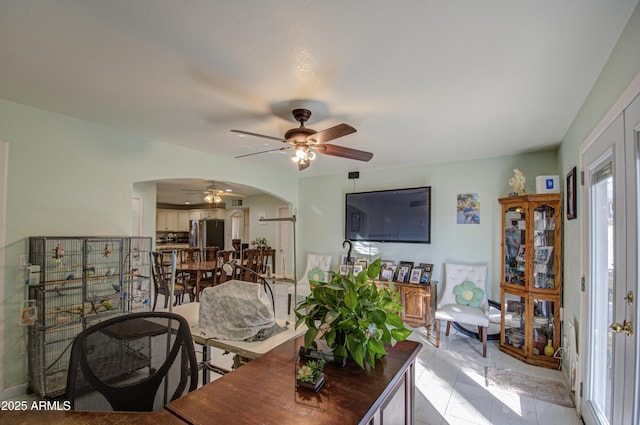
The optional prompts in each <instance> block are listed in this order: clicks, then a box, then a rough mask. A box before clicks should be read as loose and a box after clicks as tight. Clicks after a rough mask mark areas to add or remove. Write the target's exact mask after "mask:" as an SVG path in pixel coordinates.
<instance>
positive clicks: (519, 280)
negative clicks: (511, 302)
mask: <svg viewBox="0 0 640 425" xmlns="http://www.w3.org/2000/svg"><path fill="white" fill-rule="evenodd" d="M504 214H505V217H504V220H505V226H504V227H505V229H504V256H505V258H504V268H505V270H504V280H505V282H506V283H510V284H513V285H520V286H524V285H525V283H526V271H527V267H526V264H527V263H526V257H525V245H526V240H527V238H526V233H527V222H526V213H525V210H524V208H520V207H511V208H509V209H507V210H505V212H504Z"/></svg>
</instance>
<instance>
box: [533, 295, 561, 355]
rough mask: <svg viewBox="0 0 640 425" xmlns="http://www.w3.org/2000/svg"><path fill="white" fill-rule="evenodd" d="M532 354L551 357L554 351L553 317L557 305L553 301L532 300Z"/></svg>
mask: <svg viewBox="0 0 640 425" xmlns="http://www.w3.org/2000/svg"><path fill="white" fill-rule="evenodd" d="M532 303H533V334H532V338H533V341H532V347H533V348H532V353H533V354H534V355H538V356H547V357H552V356H553V355H554V353H555V351H556V348H557V347H556V343H557V341H556V338H555V336H556V335H555V317H556V310H555V309H556V308H557V307H558V303H557V302H555V301H553V300H545V299H540V298H533V299H532Z"/></svg>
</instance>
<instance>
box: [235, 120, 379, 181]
mask: <svg viewBox="0 0 640 425" xmlns="http://www.w3.org/2000/svg"><path fill="white" fill-rule="evenodd" d="M292 114H293V117H294V118H295V120H296V121H298V122H299V123H300V127H298V128H292V129H290V130H288V131H287V132H286V133H285V134H284V137H271V136H265V135H263V134H256V133H250V132H248V131H242V130H231V131H232V132H234V133H240V134H246V135H249V136H257V137H264V138H265V139H271V140H278V141H281V142H284V143H287V144H288V146H284V147H282V148H276V149H269V150H266V151H261V152H254V153H249V154H246V155H240V156H236V158H243V157H245V156H251V155H258V154H261V153H266V152H273V151H286V150H293V151H294V152H293V153H292V154H291V159H292V160H293V162H295V163H296V164H298V170H300V171H302V170H304V169H306V168H308V167H309V164H310V162H311V161H313V160H314V159H315V158H316V152H317V153H321V154H324V155H331V156H339V157H342V158H349V159H355V160H358V161H369V160H370V159H371V158H373V154H372V153H371V152H365V151H361V150H357V149H351V148H346V147H344V146H338V145H332V144H329V143H326V142H329V141H331V140H334V139H337V138H339V137H342V136H346V135H348V134H351V133H355V132H356V129H355V128H353V127H351V126H350V125H349V124H338V125H336V126H333V127H331V128H327V129H326V130H322V131H315V130H312V129H310V128H307V127H305V126H304V123H305V122H307V120H309V117H311V111H309V110H308V109H294V110H293V111H292Z"/></svg>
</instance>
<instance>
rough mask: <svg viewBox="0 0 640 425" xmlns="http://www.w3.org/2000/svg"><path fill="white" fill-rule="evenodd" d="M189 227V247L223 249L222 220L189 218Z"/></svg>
mask: <svg viewBox="0 0 640 425" xmlns="http://www.w3.org/2000/svg"><path fill="white" fill-rule="evenodd" d="M189 228H190V229H191V230H190V231H189V246H190V247H192V248H206V247H209V246H217V247H219V248H220V249H224V220H213V219H210V220H191V223H190V227H189Z"/></svg>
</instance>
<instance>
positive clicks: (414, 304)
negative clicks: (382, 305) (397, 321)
mask: <svg viewBox="0 0 640 425" xmlns="http://www.w3.org/2000/svg"><path fill="white" fill-rule="evenodd" d="M376 284H377V285H378V288H379V289H381V288H382V287H385V288H387V289H388V288H389V285H388V282H385V281H377V282H376ZM393 287H394V289H395V291H396V293H397V292H398V291H399V292H400V297H399V300H398V302H399V303H400V304H401V305H402V307H403V308H404V311H403V312H402V315H401V317H402V321H403V322H404V323H406V324H407V325H409V326H413V327H414V328H417V327H421V326H424V327H425V328H426V329H427V336H428V337H429V338H430V337H431V325H432V324H433V317H434V315H435V312H436V304H437V298H438V297H437V294H438V282H436V281H431V283H429V284H424V283H403V282H393Z"/></svg>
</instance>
